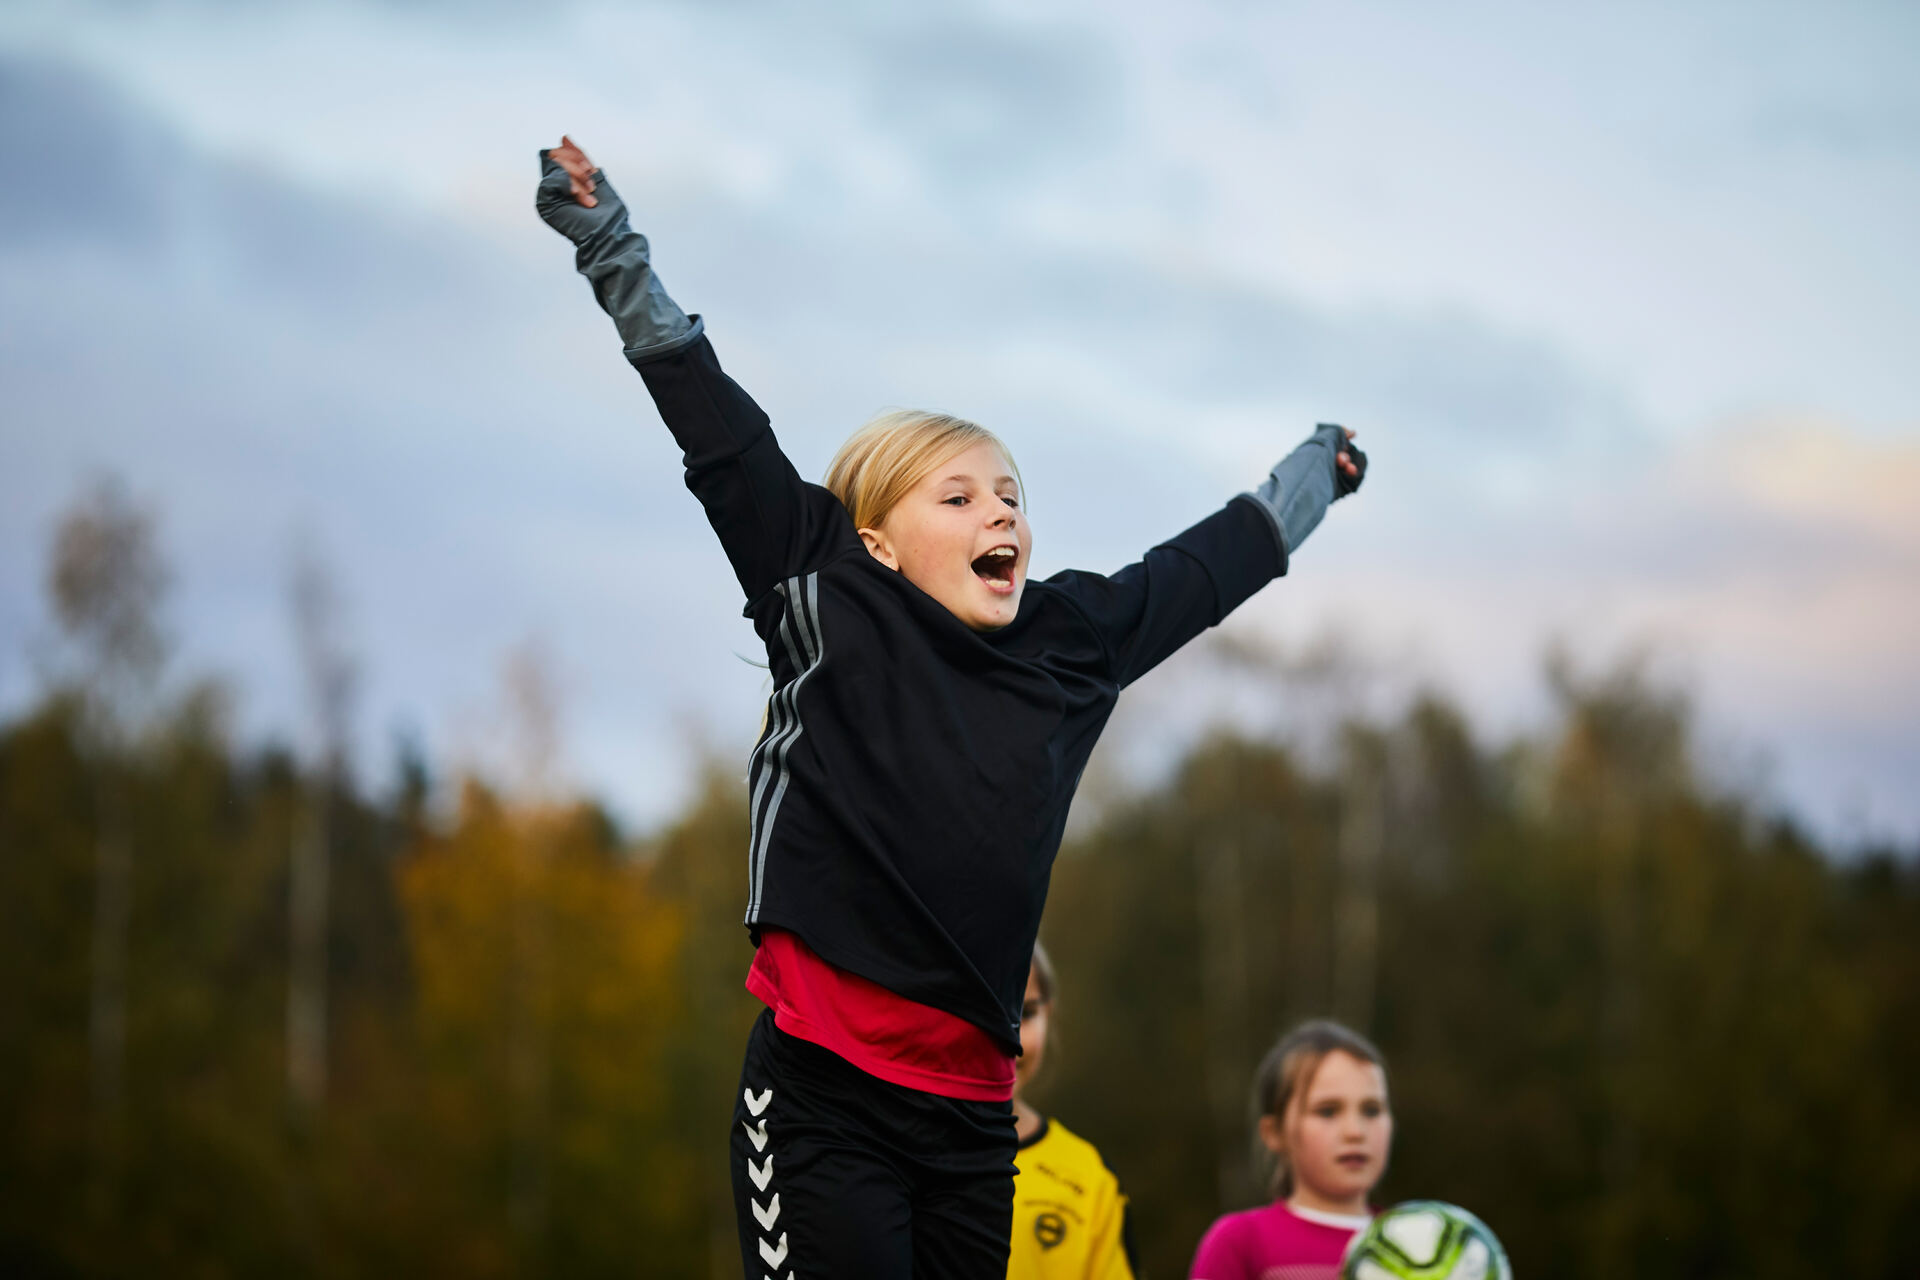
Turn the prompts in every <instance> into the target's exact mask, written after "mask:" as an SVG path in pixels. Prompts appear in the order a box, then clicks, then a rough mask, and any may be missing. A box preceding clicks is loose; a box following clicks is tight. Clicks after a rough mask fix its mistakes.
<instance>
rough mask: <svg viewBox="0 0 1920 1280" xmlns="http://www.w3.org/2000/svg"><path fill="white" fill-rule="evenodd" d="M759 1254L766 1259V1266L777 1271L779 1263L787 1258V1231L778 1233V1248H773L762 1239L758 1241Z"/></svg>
mask: <svg viewBox="0 0 1920 1280" xmlns="http://www.w3.org/2000/svg"><path fill="white" fill-rule="evenodd" d="M760 1256H761V1258H762V1259H764V1260H765V1261H766V1264H767V1265H768V1266H770V1267H772V1268H773V1269H774V1270H775V1271H778V1270H779V1269H780V1264H781V1263H783V1262H785V1261H786V1260H787V1233H786V1232H784V1231H782V1232H781V1233H780V1247H779V1248H778V1249H775V1248H774V1247H773V1246H771V1245H769V1244H768V1243H767V1242H766V1241H765V1240H762V1241H761V1242H760Z"/></svg>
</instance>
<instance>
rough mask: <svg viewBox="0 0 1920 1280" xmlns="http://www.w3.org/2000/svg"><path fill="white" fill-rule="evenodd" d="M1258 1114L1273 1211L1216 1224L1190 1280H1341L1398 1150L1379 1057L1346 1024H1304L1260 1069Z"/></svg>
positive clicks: (1233, 1217)
mask: <svg viewBox="0 0 1920 1280" xmlns="http://www.w3.org/2000/svg"><path fill="white" fill-rule="evenodd" d="M1254 1105H1255V1108H1256V1111H1257V1114H1258V1116H1259V1120H1258V1122H1257V1124H1256V1126H1255V1133H1256V1135H1257V1137H1258V1138H1259V1143H1260V1147H1261V1149H1262V1150H1263V1151H1264V1152H1265V1153H1266V1154H1267V1155H1268V1156H1269V1157H1270V1158H1271V1162H1272V1173H1271V1176H1270V1178H1269V1183H1268V1185H1269V1188H1270V1189H1271V1191H1272V1193H1273V1203H1272V1204H1270V1205H1267V1206H1266V1207H1265V1208H1260V1209H1248V1210H1245V1211H1244V1212H1241V1213H1230V1214H1227V1215H1226V1216H1225V1217H1223V1218H1221V1219H1219V1220H1218V1221H1216V1222H1215V1223H1214V1224H1213V1226H1212V1227H1211V1228H1209V1229H1208V1231H1207V1234H1206V1235H1205V1236H1204V1237H1203V1238H1202V1239H1201V1241H1200V1248H1199V1249H1198V1250H1197V1251H1196V1252H1195V1253H1194V1257H1193V1270H1192V1271H1191V1272H1190V1273H1189V1274H1190V1276H1191V1280H1337V1277H1338V1276H1339V1274H1340V1259H1341V1255H1342V1254H1344V1253H1345V1252H1346V1248H1347V1242H1348V1241H1349V1240H1351V1239H1352V1238H1353V1235H1354V1233H1355V1232H1356V1231H1360V1230H1362V1229H1363V1228H1365V1227H1366V1225H1367V1222H1368V1220H1369V1219H1370V1218H1371V1217H1372V1211H1371V1209H1370V1208H1369V1207H1368V1203H1367V1197H1368V1195H1369V1194H1370V1193H1371V1192H1372V1191H1373V1188H1374V1184H1375V1183H1377V1182H1379V1181H1380V1175H1381V1174H1383V1173H1385V1172H1386V1170H1387V1153H1388V1151H1389V1149H1390V1148H1391V1147H1392V1145H1393V1113H1392V1111H1390V1110H1389V1109H1388V1107H1387V1072H1386V1064H1385V1062H1384V1061H1383V1060H1382V1059H1381V1056H1380V1051H1379V1050H1378V1049H1376V1048H1374V1047H1373V1045H1372V1044H1371V1043H1370V1042H1369V1041H1368V1040H1367V1038H1366V1037H1365V1036H1362V1035H1361V1034H1360V1033H1359V1032H1357V1031H1353V1030H1350V1029H1348V1028H1346V1027H1343V1026H1341V1025H1340V1024H1339V1023H1337V1022H1329V1021H1325V1020H1318V1021H1314V1022H1307V1023H1303V1024H1301V1025H1300V1026H1298V1027H1295V1028H1294V1029H1293V1030H1292V1031H1289V1032H1288V1033H1287V1034H1286V1035H1284V1036H1282V1037H1281V1038H1280V1042H1279V1043H1278V1044H1276V1045H1274V1047H1273V1049H1272V1050H1271V1051H1270V1052H1269V1053H1268V1054H1267V1056H1266V1058H1265V1059H1264V1060H1263V1061H1262V1062H1261V1063H1260V1069H1259V1071H1258V1072H1256V1073H1255V1075H1254Z"/></svg>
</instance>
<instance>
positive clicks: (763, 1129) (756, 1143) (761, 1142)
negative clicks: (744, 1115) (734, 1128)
mask: <svg viewBox="0 0 1920 1280" xmlns="http://www.w3.org/2000/svg"><path fill="white" fill-rule="evenodd" d="M740 1127H741V1128H742V1129H747V1122H746V1121H745V1120H742V1121H741V1122H740ZM747 1137H749V1138H751V1139H752V1140H753V1149H754V1150H755V1151H765V1150H766V1149H767V1122H766V1121H765V1120H762V1121H761V1122H760V1123H759V1124H757V1125H755V1126H753V1127H752V1128H751V1129H747Z"/></svg>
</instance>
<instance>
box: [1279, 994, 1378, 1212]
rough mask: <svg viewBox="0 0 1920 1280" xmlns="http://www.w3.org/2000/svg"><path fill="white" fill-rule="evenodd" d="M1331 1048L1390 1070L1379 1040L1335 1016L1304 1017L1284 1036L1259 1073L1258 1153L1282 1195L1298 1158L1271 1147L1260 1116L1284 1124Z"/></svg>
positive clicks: (1287, 1193) (1290, 1186) (1286, 1192)
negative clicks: (1263, 1135)
mask: <svg viewBox="0 0 1920 1280" xmlns="http://www.w3.org/2000/svg"><path fill="white" fill-rule="evenodd" d="M1330 1053H1344V1054H1348V1055H1350V1056H1352V1057H1355V1058H1358V1059H1359V1060H1360V1061H1362V1062H1370V1063H1372V1064H1373V1065H1374V1066H1376V1067H1379V1068H1380V1073H1381V1075H1383V1076H1384V1075H1385V1074H1386V1071H1387V1062H1386V1059H1385V1058H1384V1057H1382V1056H1381V1054H1380V1050H1378V1049H1376V1048H1374V1045H1373V1041H1371V1040H1369V1039H1367V1038H1366V1037H1365V1036H1363V1035H1361V1034H1360V1033H1359V1032H1358V1031H1355V1030H1354V1029H1353V1028H1351V1027H1346V1026H1342V1025H1341V1024H1340V1023H1338V1022H1335V1021H1333V1020H1332V1019H1330V1018H1315V1019H1313V1020H1312V1021H1311V1022H1303V1023H1301V1024H1300V1025H1299V1026H1297V1027H1295V1028H1294V1029H1293V1030H1291V1031H1289V1032H1287V1034H1285V1035H1284V1036H1281V1037H1280V1041H1279V1043H1278V1044H1276V1045H1274V1046H1273V1048H1271V1049H1269V1050H1267V1056H1266V1057H1264V1058H1262V1059H1261V1060H1260V1068H1259V1070H1257V1071H1255V1072H1254V1073H1253V1120H1254V1133H1253V1137H1254V1141H1253V1145H1254V1156H1255V1158H1256V1159H1257V1160H1264V1161H1267V1162H1268V1169H1267V1190H1268V1191H1269V1192H1270V1193H1272V1195H1273V1198H1274V1199H1276V1200H1284V1199H1285V1198H1286V1197H1288V1196H1290V1195H1292V1194H1293V1160H1292V1159H1291V1158H1290V1156H1289V1154H1288V1153H1287V1152H1286V1151H1284V1150H1283V1151H1270V1150H1268V1149H1267V1146H1266V1144H1265V1143H1263V1142H1261V1141H1260V1117H1262V1116H1272V1117H1273V1118H1274V1119H1276V1120H1278V1121H1279V1122H1280V1123H1281V1125H1282V1126H1283V1127H1284V1126H1285V1124H1286V1122H1287V1112H1288V1110H1289V1109H1291V1107H1292V1106H1293V1103H1294V1101H1295V1100H1296V1099H1298V1098H1300V1097H1301V1095H1303V1094H1305V1093H1306V1091H1307V1087H1308V1086H1309V1085H1310V1084H1311V1083H1312V1082H1313V1077H1314V1073H1315V1072H1317V1071H1319V1070H1320V1064H1321V1063H1322V1062H1325V1061H1326V1060H1327V1055H1328V1054H1330Z"/></svg>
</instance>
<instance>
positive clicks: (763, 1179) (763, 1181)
mask: <svg viewBox="0 0 1920 1280" xmlns="http://www.w3.org/2000/svg"><path fill="white" fill-rule="evenodd" d="M747 1176H748V1177H749V1178H752V1179H753V1185H754V1189H755V1190H757V1191H765V1190H766V1189H767V1184H768V1183H769V1182H772V1181H773V1155H772V1153H771V1152H769V1153H768V1155H767V1164H766V1167H765V1168H764V1169H763V1168H761V1167H760V1166H758V1165H756V1164H754V1162H753V1161H751V1160H749V1161H747Z"/></svg>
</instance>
